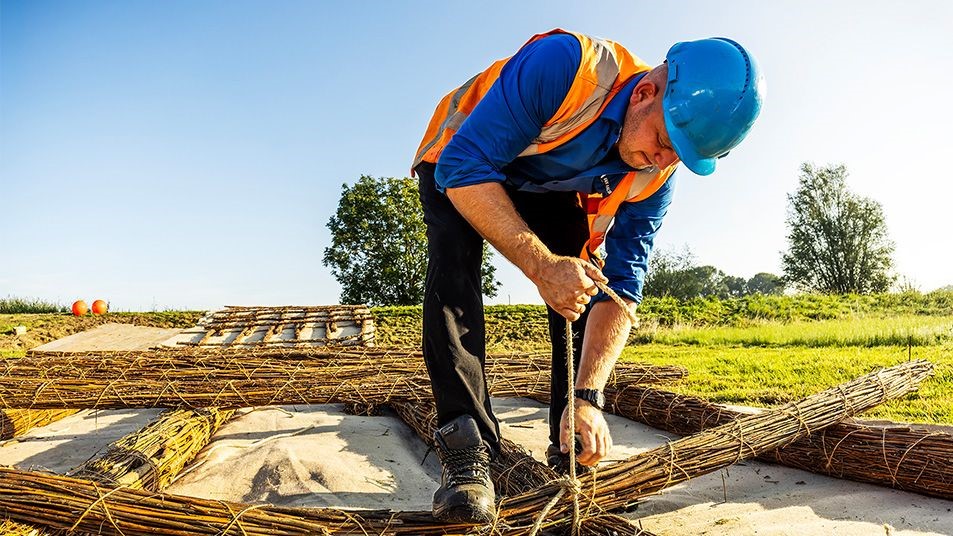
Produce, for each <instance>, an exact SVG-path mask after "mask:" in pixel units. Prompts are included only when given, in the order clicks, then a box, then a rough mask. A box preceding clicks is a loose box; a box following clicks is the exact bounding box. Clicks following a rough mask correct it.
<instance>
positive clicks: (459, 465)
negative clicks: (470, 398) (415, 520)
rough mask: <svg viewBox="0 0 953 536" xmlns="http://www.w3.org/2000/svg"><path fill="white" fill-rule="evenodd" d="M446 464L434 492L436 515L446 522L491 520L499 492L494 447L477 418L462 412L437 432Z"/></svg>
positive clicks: (439, 450)
mask: <svg viewBox="0 0 953 536" xmlns="http://www.w3.org/2000/svg"><path fill="white" fill-rule="evenodd" d="M434 444H435V446H436V450H437V454H438V455H439V456H440V464H441V465H442V466H443V476H442V478H441V484H440V488H439V489H438V490H437V492H436V493H434V495H433V516H434V517H435V518H437V519H438V520H440V521H443V522H446V523H491V522H493V520H494V519H496V496H495V493H494V491H493V481H491V480H490V449H489V447H488V446H487V445H486V443H484V442H483V438H482V437H480V430H479V429H478V428H477V424H476V421H474V420H473V417H470V416H469V415H461V416H459V417H457V418H456V419H454V420H452V421H450V422H449V423H447V424H446V425H444V426H443V427H442V428H440V429H439V430H437V431H436V432H434Z"/></svg>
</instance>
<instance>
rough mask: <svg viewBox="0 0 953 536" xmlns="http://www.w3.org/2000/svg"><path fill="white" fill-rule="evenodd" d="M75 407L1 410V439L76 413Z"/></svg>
mask: <svg viewBox="0 0 953 536" xmlns="http://www.w3.org/2000/svg"><path fill="white" fill-rule="evenodd" d="M76 411H77V410H75V409H49V410H28V409H4V410H0V441H2V440H5V439H12V438H14V437H17V436H19V435H23V434H25V433H26V432H27V431H28V430H30V429H31V428H36V427H37V426H46V425H47V424H50V423H51V422H56V421H58V420H60V419H62V418H65V417H69V416H70V415H72V414H74V413H76Z"/></svg>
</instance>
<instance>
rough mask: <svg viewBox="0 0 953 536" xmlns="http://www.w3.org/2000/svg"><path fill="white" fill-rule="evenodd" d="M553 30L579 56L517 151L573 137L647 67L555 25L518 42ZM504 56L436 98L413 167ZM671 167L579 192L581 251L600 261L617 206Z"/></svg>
mask: <svg viewBox="0 0 953 536" xmlns="http://www.w3.org/2000/svg"><path fill="white" fill-rule="evenodd" d="M557 33H562V34H570V35H573V36H574V37H575V38H576V39H578V40H579V44H580V45H581V48H582V60H581V61H580V62H579V69H578V70H577V71H576V76H575V78H574V79H573V82H572V84H571V86H570V87H569V92H568V93H567V94H566V98H565V99H564V100H563V102H562V104H561V105H560V106H559V109H558V110H556V113H555V115H553V117H552V118H550V119H549V121H547V122H546V124H544V125H543V127H542V129H541V130H540V133H539V135H538V136H536V138H535V139H534V140H533V142H532V143H531V144H530V145H529V147H527V148H526V149H524V150H523V151H522V152H521V153H520V154H519V156H531V155H536V154H542V153H545V152H547V151H550V150H552V149H554V148H556V147H559V146H560V145H562V144H564V143H566V142H568V141H570V140H572V139H573V138H575V137H576V136H577V135H578V134H579V133H580V132H582V131H583V130H585V129H586V127H588V126H589V125H591V124H592V123H593V122H594V121H595V120H596V119H598V118H599V116H600V115H601V114H602V112H603V110H605V107H606V106H607V105H608V104H609V102H610V101H611V100H612V98H613V97H615V96H616V95H617V94H618V93H619V91H620V90H621V89H622V88H623V87H624V86H625V85H626V83H628V82H629V81H630V80H632V77H634V76H636V75H638V74H639V73H644V72H647V71H650V70H651V67H650V66H649V65H648V64H646V63H645V62H643V61H642V60H641V59H639V58H638V57H636V56H635V55H633V54H631V53H630V52H629V51H628V50H626V49H625V48H624V47H623V46H622V45H620V44H618V43H616V42H614V41H609V40H606V39H600V38H597V37H590V36H587V35H583V34H579V33H575V32H568V31H566V30H561V29H558V28H557V29H555V30H552V31H549V32H546V33H544V34H538V35H534V36H533V37H532V38H531V39H530V40H529V41H527V42H526V44H524V45H523V46H526V45H528V44H530V43H532V42H534V41H536V40H538V39H542V38H544V37H546V36H549V35H553V34H557ZM507 61H509V58H506V59H502V60H498V61H496V62H494V63H493V64H492V65H490V67H489V68H487V69H486V70H485V71H483V72H482V73H480V74H477V75H476V76H474V77H473V78H471V79H470V80H468V81H467V82H466V83H465V84H463V85H462V86H460V87H459V88H457V89H455V90H453V91H451V92H450V93H448V94H447V95H446V96H445V97H444V98H443V99H442V100H441V101H440V104H438V105H437V110H436V111H435V112H434V115H433V117H432V118H431V119H430V124H429V125H428V127H427V132H426V133H425V134H424V138H423V140H422V141H421V142H420V147H418V149H417V156H416V158H415V159H414V163H413V167H417V164H419V163H421V162H430V163H432V164H436V163H437V161H438V160H439V159H440V153H442V152H443V149H444V147H446V146H447V144H448V143H449V142H450V139H451V138H452V137H453V135H454V134H455V133H456V132H457V130H459V129H460V126H461V125H462V124H463V122H464V121H465V120H466V119H467V117H468V116H469V115H470V113H471V112H472V111H473V109H474V108H476V105H477V104H478V103H479V102H480V100H481V99H483V96H484V95H486V93H487V91H489V90H490V87H491V86H492V85H493V83H494V82H496V80H497V78H499V77H500V71H502V69H503V66H504V65H506V62H507ZM674 169H675V168H674V166H670V167H669V168H666V169H664V170H661V171H657V170H653V171H651V172H632V173H628V174H626V176H625V177H624V178H623V179H622V181H621V182H620V183H619V185H618V186H616V188H615V190H613V191H612V193H611V194H610V195H608V196H606V197H602V196H601V195H599V194H589V195H586V194H580V199H581V200H582V202H583V206H584V207H585V208H586V211H587V213H588V214H589V241H588V242H587V243H586V246H585V247H584V248H583V251H582V253H581V256H582V257H583V258H585V259H590V260H593V261H595V262H597V263H598V264H599V265H600V266H601V265H603V262H602V255H601V254H599V253H598V252H599V250H600V248H599V246H601V245H602V243H603V242H604V241H605V236H606V233H608V232H609V228H610V227H611V225H612V220H613V218H614V217H615V213H616V211H617V210H618V208H619V205H621V204H622V202H624V201H629V202H635V201H642V200H643V199H647V198H648V197H649V196H651V195H652V194H654V193H655V192H656V191H658V189H659V188H661V186H662V185H663V184H665V181H666V180H667V179H668V177H669V176H670V175H671V174H672V171H674ZM411 174H413V170H411Z"/></svg>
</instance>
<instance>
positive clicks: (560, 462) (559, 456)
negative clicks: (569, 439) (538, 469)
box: [546, 439, 592, 476]
mask: <svg viewBox="0 0 953 536" xmlns="http://www.w3.org/2000/svg"><path fill="white" fill-rule="evenodd" d="M580 452H582V443H580V442H579V440H578V439H577V440H576V459H577V460H578V459H579V453H580ZM546 465H548V466H549V468H550V469H552V470H553V471H555V472H556V474H558V475H561V476H567V475H569V453H568V452H567V453H565V454H564V453H563V451H562V450H560V449H559V445H549V448H547V449H546ZM590 471H592V468H591V467H587V466H585V465H583V464H581V463H579V462H578V461H577V462H576V476H582V475H585V474H588V473H589V472H590Z"/></svg>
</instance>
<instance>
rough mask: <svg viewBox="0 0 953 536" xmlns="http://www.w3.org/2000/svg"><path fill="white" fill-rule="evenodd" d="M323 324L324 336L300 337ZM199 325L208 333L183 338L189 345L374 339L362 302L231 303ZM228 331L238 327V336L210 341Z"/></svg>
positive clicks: (356, 343) (357, 342)
mask: <svg viewBox="0 0 953 536" xmlns="http://www.w3.org/2000/svg"><path fill="white" fill-rule="evenodd" d="M348 323H350V324H354V325H355V326H356V327H358V328H359V333H357V334H353V335H347V336H341V335H340V334H339V333H338V331H339V327H340V326H341V325H342V324H348ZM308 325H311V326H315V327H317V326H323V327H324V328H325V334H326V335H325V337H323V338H320V339H305V340H302V339H301V333H302V332H303V331H304V329H305V327H306V326H308ZM199 327H200V328H203V329H205V330H206V333H205V335H204V336H203V337H202V338H201V339H200V340H199V341H197V342H180V343H179V344H181V345H188V346H203V345H207V344H209V345H210V346H216V347H220V346H224V345H229V346H248V345H251V346H256V347H265V346H270V345H288V344H302V343H303V344H315V343H321V344H324V345H334V346H338V345H341V346H349V345H354V346H362V345H365V344H369V343H371V342H372V341H373V339H374V331H375V330H374V319H373V315H371V312H370V309H368V308H367V307H366V306H363V305H329V306H313V307H296V306H286V307H235V306H229V307H226V308H225V310H222V311H216V312H214V313H212V314H211V315H209V316H208V317H206V318H203V319H202V320H201V321H200V322H199ZM288 328H293V329H294V339H292V340H286V339H280V338H278V339H275V337H276V336H279V335H280V334H281V333H283V332H284V331H285V330H286V329H288ZM226 331H231V332H235V331H237V332H238V333H237V335H236V337H234V338H232V339H230V340H229V341H228V342H216V343H211V344H210V339H211V338H212V337H215V336H221V335H223V334H224V333H225V332H226ZM260 331H265V333H264V335H263V336H262V338H260V339H256V340H252V341H249V340H245V338H246V337H248V336H249V335H251V334H253V333H256V332H260Z"/></svg>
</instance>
